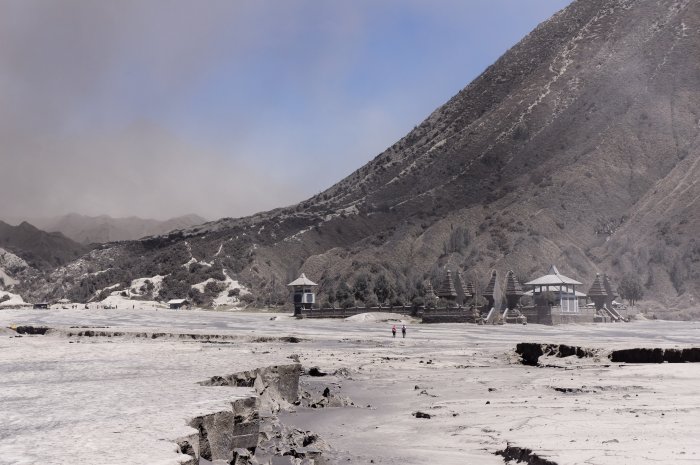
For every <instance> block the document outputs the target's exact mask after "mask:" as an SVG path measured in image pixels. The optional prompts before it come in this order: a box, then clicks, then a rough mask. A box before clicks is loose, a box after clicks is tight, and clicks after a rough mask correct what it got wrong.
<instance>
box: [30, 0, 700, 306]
mask: <svg viewBox="0 0 700 465" xmlns="http://www.w3.org/2000/svg"><path fill="white" fill-rule="evenodd" d="M465 46H468V44H465ZM699 103H700V3H699V2H694V1H691V0H578V1H575V2H574V3H572V4H571V5H570V6H569V7H567V8H566V9H564V10H563V11H561V12H559V13H557V14H556V15H554V16H553V17H552V18H551V19H550V20H548V21H546V22H544V23H543V24H541V25H540V26H539V27H537V28H536V29H535V30H534V31H533V32H532V33H530V34H529V35H528V36H527V37H525V38H524V39H523V40H522V41H521V42H520V43H519V44H517V45H516V46H515V47H513V48H512V49H511V50H509V51H508V52H507V53H506V54H505V55H504V56H503V57H501V58H500V59H499V60H498V61H497V62H496V63H495V64H494V65H492V66H491V67H489V68H488V69H487V70H486V71H485V72H484V73H483V74H482V75H481V76H479V77H478V78H477V79H476V80H474V81H473V82H472V83H471V84H470V85H468V86H467V87H466V88H465V89H463V90H462V91H460V92H459V93H458V94H457V95H456V96H454V97H453V98H452V99H450V100H449V101H448V102H447V103H446V104H445V105H443V106H442V107H440V108H439V109H437V110H436V111H435V112H434V113H432V114H431V115H430V116H429V117H428V118H427V119H426V120H425V121H423V122H422V123H421V124H420V125H418V126H417V127H416V128H415V129H414V130H412V131H411V132H410V133H409V134H408V135H407V136H406V137H404V138H403V139H402V140H400V141H399V142H397V143H396V144H394V145H393V146H392V147H390V148H389V149H387V150H386V151H385V152H383V153H381V154H380V155H379V156H377V157H376V158H375V159H374V160H373V161H371V162H370V163H368V164H367V165H365V166H363V167H362V168H360V169H358V170H357V171H356V172H354V173H352V174H351V175H350V176H348V177H347V178H346V179H344V180H342V181H340V182H339V183H337V184H336V185H334V186H333V187H331V188H330V189H328V190H327V191H325V192H323V193H321V194H319V195H317V196H315V197H313V198H311V199H309V200H307V201H305V202H302V203H301V204H299V205H296V206H294V207H289V208H283V209H278V210H273V211H270V212H266V213H261V214H258V215H255V216H252V217H248V218H242V219H224V220H220V221H217V222H212V223H208V224H205V225H203V226H200V227H194V228H192V229H190V230H188V231H185V232H184V233H178V234H173V235H171V236H169V237H163V238H153V239H147V240H142V241H138V242H132V243H124V244H118V245H107V246H104V247H102V248H101V249H98V250H95V251H93V252H92V253H91V254H90V255H89V256H86V257H84V258H83V259H81V261H79V262H76V263H74V264H72V265H71V266H69V267H66V268H63V269H59V270H57V271H56V272H55V273H54V275H53V277H52V280H53V281H54V282H52V283H51V284H49V283H45V282H37V283H34V284H33V285H32V287H31V289H28V291H29V292H33V293H43V294H60V293H68V294H70V293H73V294H76V293H77V291H76V289H78V288H80V286H89V285H91V283H89V282H88V283H85V282H83V281H84V280H85V279H89V278H85V279H82V280H80V279H77V278H76V275H77V274H78V273H82V272H84V269H85V268H87V267H92V268H97V269H111V270H118V271H113V272H111V273H113V274H112V275H108V276H107V277H105V276H104V274H103V275H102V278H101V279H112V280H113V281H114V282H115V283H116V282H121V281H122V280H125V279H127V278H131V277H136V275H138V276H153V275H155V274H156V273H157V274H160V275H168V276H170V278H166V279H165V280H164V285H163V289H164V290H165V291H167V289H168V288H169V286H171V285H174V284H175V282H176V281H178V280H179V281H178V282H183V280H184V282H187V283H188V284H192V281H193V280H194V279H201V277H202V276H201V275H199V273H200V272H201V269H202V268H201V267H202V266H203V267H205V268H206V267H209V268H214V269H220V268H225V269H226V270H228V271H229V273H231V274H232V275H235V277H236V278H237V279H239V280H242V281H243V282H245V283H246V284H247V285H248V286H250V287H251V288H252V290H253V292H254V294H255V295H258V296H262V297H265V296H267V298H271V296H283V295H284V290H283V287H282V286H281V285H280V283H283V282H284V281H285V279H288V278H290V277H291V276H292V275H293V274H294V273H296V272H298V271H301V270H303V271H305V272H306V273H307V275H309V276H310V277H312V279H314V280H317V281H319V282H320V283H321V284H322V290H323V291H324V295H326V294H327V291H329V290H331V289H333V290H336V289H337V288H338V286H339V285H340V286H341V287H343V286H342V285H341V283H347V284H349V285H351V286H352V284H353V282H354V280H355V278H354V277H355V276H356V275H358V274H365V273H366V274H367V275H368V276H369V279H370V280H374V281H376V280H377V279H378V277H379V276H380V275H382V274H384V275H385V276H386V277H387V278H388V281H389V282H390V283H391V285H392V286H393V287H394V290H395V293H396V294H397V295H399V296H401V298H402V299H404V300H407V299H410V298H411V297H412V296H414V295H415V293H416V291H415V288H416V282H420V281H422V280H424V279H426V278H428V277H430V276H433V275H435V274H436V273H437V272H438V270H439V269H441V268H443V267H447V268H450V269H452V270H465V271H466V272H468V273H470V274H472V275H474V276H478V277H480V279H482V280H485V279H486V276H487V271H488V270H489V269H491V268H494V267H495V268H497V269H499V270H501V272H503V271H505V270H506V269H514V270H515V271H516V273H517V274H518V275H519V276H522V277H531V276H533V275H534V274H537V273H540V272H542V271H544V270H545V268H546V267H547V265H548V264H550V263H557V264H558V265H559V268H560V269H561V271H562V272H563V273H564V274H567V275H570V276H574V277H577V278H578V279H579V280H581V281H583V282H585V283H587V284H590V282H591V281H592V279H593V278H594V273H595V272H596V271H600V270H602V271H606V272H608V273H610V274H612V275H613V277H620V276H621V275H622V274H623V273H625V272H634V273H638V274H639V275H640V277H641V279H642V280H643V282H645V283H646V285H647V296H650V297H653V298H655V299H656V300H658V301H661V302H665V303H668V302H670V301H672V300H673V299H674V298H676V297H677V296H678V295H679V294H684V301H689V298H690V296H691V294H695V293H697V292H698V291H700V284H699V282H698V281H697V280H696V279H693V278H695V277H697V274H698V268H697V260H698V258H697V257H698V255H700V252H696V250H697V249H696V245H695V242H694V236H695V235H697V232H698V231H700V224H698V221H700V219H698V216H697V215H696V214H695V213H694V211H695V210H696V208H695V200H696V199H697V197H698V195H700V188H698V187H697V186H696V181H695V180H696V179H697V176H696V174H697V173H696V172H697V171H698V169H700V168H698V162H699V160H700V144H699V143H698V137H699V136H700V118H699V115H698V112H699V111H700V110H699V109H700V105H699ZM195 262H198V263H200V265H197V266H196V267H195V268H196V269H195V270H194V271H195V272H194V274H195V275H197V276H196V278H193V277H190V276H189V274H188V273H189V271H190V269H191V268H192V266H193V265H192V264H193V263H195ZM187 263H190V265H187V266H186V267H183V266H182V265H183V264H187ZM202 263H206V265H202ZM209 268H207V269H209ZM183 270H185V271H183ZM198 270H199V271H198ZM168 279H171V281H172V282H171V284H168ZM341 291H342V292H340V294H343V295H342V296H341V297H345V296H344V294H345V289H341ZM371 291H372V285H370V293H371ZM180 292H182V289H181V291H180ZM166 293H167V292H166ZM365 294H366V293H365ZM275 298H276V297H275Z"/></svg>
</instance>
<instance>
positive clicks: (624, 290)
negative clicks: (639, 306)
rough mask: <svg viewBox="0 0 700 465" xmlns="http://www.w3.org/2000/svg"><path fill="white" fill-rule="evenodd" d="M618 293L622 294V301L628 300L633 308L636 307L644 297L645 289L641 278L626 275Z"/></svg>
mask: <svg viewBox="0 0 700 465" xmlns="http://www.w3.org/2000/svg"><path fill="white" fill-rule="evenodd" d="M617 293H618V294H620V298H621V299H625V300H627V301H628V302H629V304H630V305H631V306H634V304H635V302H636V301H638V300H641V299H642V297H644V287H643V286H642V282H641V280H640V279H639V276H637V275H635V274H632V273H627V274H626V275H624V276H623V277H622V280H621V281H620V285H619V286H618V287H617Z"/></svg>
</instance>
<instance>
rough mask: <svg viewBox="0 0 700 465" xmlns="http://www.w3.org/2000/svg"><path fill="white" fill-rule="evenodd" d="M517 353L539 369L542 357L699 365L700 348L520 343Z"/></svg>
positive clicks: (522, 359)
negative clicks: (611, 347)
mask: <svg viewBox="0 0 700 465" xmlns="http://www.w3.org/2000/svg"><path fill="white" fill-rule="evenodd" d="M515 352H516V353H517V354H518V355H520V356H521V361H522V364H523V365H530V366H537V365H539V364H540V361H539V359H540V357H542V356H550V357H557V358H563V357H572V356H576V357H578V358H586V357H591V358H593V357H597V358H605V359H608V360H610V361H611V362H614V363H664V362H667V363H700V347H689V348H684V349H676V348H643V347H642V348H631V349H618V350H605V349H596V348H586V347H580V346H569V345H566V344H539V343H533V342H521V343H519V344H518V345H517V346H516V348H515Z"/></svg>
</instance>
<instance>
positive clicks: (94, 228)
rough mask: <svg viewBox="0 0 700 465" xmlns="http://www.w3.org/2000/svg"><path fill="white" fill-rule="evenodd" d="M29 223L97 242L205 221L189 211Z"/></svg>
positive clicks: (71, 216) (67, 217) (73, 216)
mask: <svg viewBox="0 0 700 465" xmlns="http://www.w3.org/2000/svg"><path fill="white" fill-rule="evenodd" d="M31 222H32V224H34V225H36V226H37V227H38V228H40V229H43V230H44V231H51V232H54V231H55V232H60V233H62V234H63V235H65V236H66V237H69V238H70V239H73V240H74V241H76V242H80V243H81V244H92V243H100V244H101V243H105V242H116V241H130V240H136V239H140V238H142V237H146V236H156V235H161V234H167V233H169V232H172V231H174V230H177V229H186V228H191V227H192V226H196V225H198V224H202V223H205V222H206V220H205V219H204V218H202V217H201V216H198V215H193V214H190V215H183V216H178V217H176V218H171V219H169V220H166V221H160V220H153V219H144V218H139V217H136V216H131V217H128V218H112V217H111V216H108V215H101V216H85V215H79V214H77V213H70V214H68V215H62V216H57V217H53V218H41V219H33V220H32V221H31Z"/></svg>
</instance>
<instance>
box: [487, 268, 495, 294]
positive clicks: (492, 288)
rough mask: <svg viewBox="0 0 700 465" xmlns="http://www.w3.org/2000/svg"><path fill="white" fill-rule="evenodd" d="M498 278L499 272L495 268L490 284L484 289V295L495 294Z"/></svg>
mask: <svg viewBox="0 0 700 465" xmlns="http://www.w3.org/2000/svg"><path fill="white" fill-rule="evenodd" d="M497 280H498V273H496V270H493V271H492V272H491V280H490V281H489V283H488V285H487V286H486V289H484V295H485V296H493V294H494V292H495V290H496V286H497V283H496V281H497Z"/></svg>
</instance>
